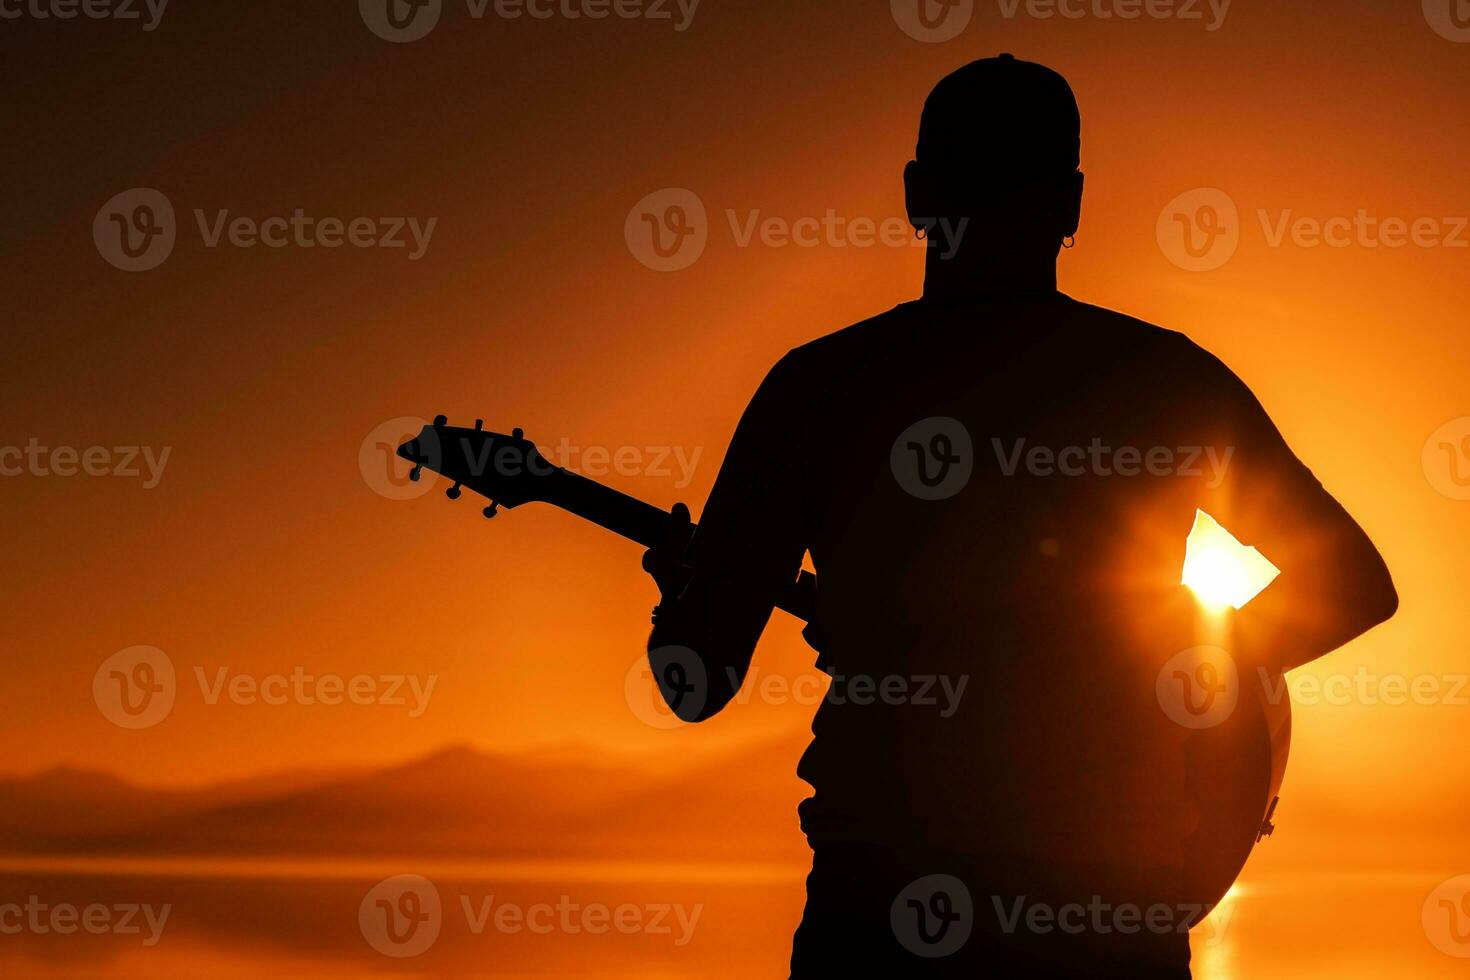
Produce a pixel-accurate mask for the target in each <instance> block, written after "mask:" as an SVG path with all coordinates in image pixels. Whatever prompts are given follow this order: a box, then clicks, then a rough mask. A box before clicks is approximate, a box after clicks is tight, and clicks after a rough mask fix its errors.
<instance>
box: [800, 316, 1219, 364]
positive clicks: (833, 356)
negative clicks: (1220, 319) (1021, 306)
mask: <svg viewBox="0 0 1470 980" xmlns="http://www.w3.org/2000/svg"><path fill="white" fill-rule="evenodd" d="M956 312H957V311H955V310H950V311H948V312H946V313H943V314H939V313H936V312H935V311H933V310H931V309H926V308H925V307H924V305H923V304H922V303H920V302H917V301H915V302H908V303H900V304H899V305H897V306H895V307H893V308H892V309H889V310H885V311H884V312H882V313H879V314H877V315H876V316H871V317H868V318H866V319H864V320H859V321H858V322H856V323H854V324H851V325H849V326H846V327H842V328H841V329H838V330H834V331H832V332H831V333H829V334H826V335H824V336H821V337H818V338H816V339H815V340H812V341H809V342H807V343H805V344H801V345H800V346H798V347H795V348H793V349H792V350H791V351H789V352H788V353H787V354H786V356H785V357H784V358H782V360H781V362H780V365H778V366H780V367H782V368H783V370H786V371H789V372H791V373H798V372H800V371H802V370H811V369H822V368H826V367H828V366H830V365H831V364H832V363H833V362H841V361H856V360H869V359H873V358H883V357H885V356H887V355H888V354H889V353H891V352H892V351H894V350H895V349H898V348H901V347H904V346H907V345H909V344H911V343H912V342H913V337H914V332H915V331H916V330H918V329H922V328H923V327H925V326H926V325H927V324H929V323H930V322H931V321H935V320H937V319H939V318H940V317H941V316H944V317H953V316H954V315H955V314H956ZM1052 319H1054V322H1055V323H1056V324H1057V325H1058V326H1061V327H1063V328H1068V329H1071V330H1072V331H1074V333H1073V334H1072V337H1073V338H1074V339H1075V340H1076V341H1077V342H1086V343H1090V344H1092V343H1103V344H1105V345H1108V346H1110V347H1112V348H1114V349H1117V350H1119V351H1129V352H1141V351H1144V350H1150V351H1153V352H1156V353H1157V354H1158V355H1160V356H1166V357H1172V358H1175V359H1179V360H1181V361H1189V362H1193V363H1194V364H1196V365H1198V366H1200V367H1201V368H1206V369H1207V368H1209V367H1211V366H1212V365H1214V364H1218V363H1219V362H1218V361H1217V360H1216V358H1215V357H1214V355H1212V354H1210V353H1209V352H1208V351H1206V350H1205V349H1204V348H1202V347H1200V346H1199V345H1198V344H1196V343H1195V342H1194V341H1193V340H1191V339H1190V338H1189V337H1188V336H1186V335H1185V334H1184V333H1183V332H1181V331H1179V330H1173V329H1170V328H1168V327H1163V326H1160V325H1158V324H1155V323H1150V322H1148V321H1146V320H1142V319H1140V318H1138V317H1135V316H1130V315H1129V314H1126V313H1122V312H1120V311H1118V310H1113V309H1109V308H1107V307H1104V306H1097V305H1094V304H1092V303H1084V302H1081V301H1079V300H1075V299H1072V298H1070V297H1063V299H1062V301H1061V302H1059V303H1058V304H1056V306H1055V308H1054V309H1053V311H1052ZM977 328H978V329H984V326H983V325H980V324H977Z"/></svg>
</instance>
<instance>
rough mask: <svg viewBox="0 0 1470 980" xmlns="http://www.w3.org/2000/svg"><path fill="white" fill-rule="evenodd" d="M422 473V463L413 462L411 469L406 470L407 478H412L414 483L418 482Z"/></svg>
mask: <svg viewBox="0 0 1470 980" xmlns="http://www.w3.org/2000/svg"><path fill="white" fill-rule="evenodd" d="M423 475H424V464H423V463H414V464H413V469H411V470H409V471H408V478H409V479H410V480H412V481H413V482H415V483H417V482H419V477H421V476H423Z"/></svg>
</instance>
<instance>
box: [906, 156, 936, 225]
mask: <svg viewBox="0 0 1470 980" xmlns="http://www.w3.org/2000/svg"><path fill="white" fill-rule="evenodd" d="M903 204H904V209H905V210H906V211H907V212H908V215H909V224H911V225H913V226H914V227H915V228H919V227H921V226H923V225H925V224H927V223H928V222H931V221H933V219H934V214H933V211H934V208H933V207H932V205H933V192H932V190H931V189H930V188H929V182H928V179H927V177H926V175H925V174H924V168H923V167H921V166H919V161H917V160H910V161H909V162H908V163H907V164H905V165H904V168H903Z"/></svg>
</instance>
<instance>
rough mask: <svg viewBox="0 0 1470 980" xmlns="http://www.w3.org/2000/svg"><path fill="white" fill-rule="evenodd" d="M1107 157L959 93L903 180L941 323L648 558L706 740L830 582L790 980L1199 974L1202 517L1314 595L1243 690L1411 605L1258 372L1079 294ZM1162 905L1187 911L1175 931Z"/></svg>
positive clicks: (1251, 627) (848, 390) (792, 426)
mask: <svg viewBox="0 0 1470 980" xmlns="http://www.w3.org/2000/svg"><path fill="white" fill-rule="evenodd" d="M1079 132H1080V123H1079V117H1078V112H1077V105H1076V102H1075V100H1074V98H1073V95H1072V92H1071V89H1070V88H1069V87H1068V85H1067V83H1066V81H1065V80H1064V79H1063V78H1062V77H1061V76H1060V75H1058V74H1056V73H1055V72H1053V71H1051V70H1050V69H1047V68H1044V67H1042V66H1040V65H1035V64H1030V63H1027V62H1022V61H1017V60H1015V59H1013V58H1011V57H1010V56H1009V55H1002V56H1000V57H999V58H990V59H985V60H981V61H976V62H974V63H972V64H969V65H967V66H965V67H964V68H961V69H960V70H959V71H956V72H955V73H953V74H952V75H950V76H948V77H947V78H945V79H944V80H942V81H941V82H940V83H939V84H938V85H937V86H936V87H935V89H934V91H933V92H932V93H931V94H930V96H929V98H928V100H927V102H926V103H925V105H924V111H923V116H922V118H921V120H920V124H919V139H918V148H917V152H916V154H915V159H914V160H913V161H912V162H910V163H909V164H908V166H907V168H906V169H905V171H904V185H905V189H906V192H907V208H908V213H909V217H910V220H911V221H912V223H913V224H914V226H915V228H916V230H917V231H918V233H920V234H926V235H927V236H928V238H929V242H930V245H931V247H930V248H929V249H928V252H927V260H926V265H925V277H924V293H923V297H922V298H921V299H918V300H916V301H913V302H909V303H904V304H901V305H899V306H897V307H895V308H894V309H892V310H889V311H888V312H886V313H883V314H880V315H878V316H876V317H873V318H872V319H870V320H866V321H864V322H862V323H858V324H856V325H854V326H851V327H848V328H847V329H845V330H840V331H838V332H837V333H834V334H831V335H830V336H827V337H824V338H822V339H820V340H817V341H815V342H813V343H810V344H807V345H806V346H803V347H800V348H798V349H796V350H794V351H792V352H791V353H789V354H787V355H786V356H785V357H784V358H782V359H781V361H780V362H779V363H778V364H777V365H776V366H775V367H774V368H773V369H772V370H771V372H770V374H769V375H768V376H767V377H766V379H765V381H764V382H763V383H762V384H761V386H760V389H759V390H758V391H757V392H756V394H755V396H754V398H753V399H752V400H751V403H750V406H749V408H748V409H747V410H746V412H745V415H744V417H743V418H742V420H741V422H740V425H739V428H738V429H737V431H736V433H735V436H734V439H733V440H732V442H731V444H730V448H729V452H728V454H727V455H726V457H725V461H724V464H723V466H722V468H721V470H720V474H719V478H718V480H717V481H716V483H715V486H714V489H713V491H712V492H711V494H710V499H709V502H708V505H707V506H706V508H705V511H704V515H703V518H702V520H701V521H700V523H699V526H698V529H697V531H696V532H695V534H694V537H693V540H692V541H691V542H689V544H688V549H687V554H686V553H685V551H684V549H683V547H682V546H681V544H680V542H679V536H678V535H674V536H673V537H671V542H670V544H669V546H668V547H666V548H661V549H655V551H654V552H650V554H649V556H648V557H647V558H646V559H645V564H646V566H647V567H648V568H649V570H650V571H651V572H653V573H654V576H655V578H656V579H657V580H658V581H659V585H660V588H661V590H662V591H663V600H662V602H661V605H660V607H659V610H658V611H657V615H656V625H655V628H654V631H653V635H652V637H651V640H650V645H649V646H650V661H651V664H652V667H653V670H654V673H655V675H656V676H657V677H658V678H659V679H660V684H661V687H662V688H663V689H664V691H665V695H666V697H667V698H668V699H669V701H670V704H671V705H672V706H673V707H674V709H675V710H676V711H677V712H679V713H680V715H681V716H682V717H686V718H687V719H689V720H700V719H703V718H706V717H708V716H709V715H711V714H713V713H714V712H716V711H718V710H719V709H720V708H721V707H723V705H724V704H725V703H726V702H727V701H728V700H729V699H730V698H731V697H732V696H733V694H734V693H735V690H736V689H737V688H738V686H739V683H740V681H741V679H742V678H743V677H744V675H745V672H746V669H747V668H748V666H749V663H750V659H751V654H752V651H753V650H754V648H755V645H756V641H757V639H758V638H759V637H760V634H761V631H762V630H763V628H764V626H765V624H766V621H767V619H768V617H769V615H770V612H771V609H772V602H773V597H774V596H775V595H776V593H777V590H778V589H780V588H781V587H782V586H784V585H786V584H788V583H789V582H790V581H791V580H792V579H793V577H794V576H795V575H796V573H797V571H798V568H799V566H800V563H801V560H802V556H803V554H804V553H805V552H808V551H809V552H810V554H811V556H812V561H813V563H814V565H815V568H816V571H817V575H818V582H819V590H818V591H819V595H818V600H817V601H818V607H817V612H816V615H815V617H814V620H813V624H812V626H811V627H810V630H809V632H808V634H807V635H808V636H809V637H810V638H812V639H813V640H814V645H816V646H817V647H818V649H819V653H820V656H819V659H818V665H819V666H820V667H821V668H822V669H823V670H824V671H826V672H827V673H829V674H831V675H832V676H833V682H832V692H831V695H829V697H828V698H827V699H826V700H825V701H824V703H823V704H822V705H821V707H820V709H819V710H818V711H817V714H816V717H815V720H814V722H813V725H812V731H813V736H814V737H813V739H812V742H811V745H810V747H809V748H808V750H807V752H806V753H805V755H804V756H803V757H802V761H801V764H800V766H799V768H798V773H799V775H800V776H801V777H802V778H803V779H805V780H806V781H807V782H809V783H810V784H811V785H812V787H813V789H814V791H815V792H814V795H813V796H812V797H811V798H810V799H808V800H806V801H804V802H803V803H802V805H801V807H800V816H801V823H802V829H803V830H804V831H805V833H806V834H807V837H808V839H809V841H810V843H811V846H812V849H813V863H812V872H811V876H810V877H809V879H808V881H807V891H808V899H807V905H806V911H805V914H804V916H803V919H802V923H801V926H800V928H799V929H798V931H797V933H796V937H795V943H794V951H793V955H792V973H793V975H794V976H797V977H818V976H848V975H852V976H869V975H872V976H916V975H924V976H929V975H957V976H958V975H964V976H996V977H1009V976H1027V975H1076V976H1128V977H1139V976H1159V977H1176V976H1179V977H1187V976H1188V975H1189V970H1188V962H1189V946H1188V935H1187V928H1188V926H1189V925H1192V924H1193V922H1192V921H1182V918H1181V917H1182V916H1183V915H1185V913H1184V912H1182V911H1181V910H1180V909H1179V905H1180V903H1181V902H1182V901H1183V898H1184V897H1185V896H1184V895H1183V893H1182V891H1181V889H1182V887H1183V886H1182V884H1181V881H1182V870H1181V867H1182V862H1183V858H1182V846H1183V845H1182V841H1183V840H1184V839H1185V837H1186V836H1187V835H1188V834H1189V833H1190V832H1191V830H1192V829H1193V828H1194V827H1195V826H1196V825H1197V823H1198V819H1199V814H1198V813H1197V812H1194V811H1192V810H1191V807H1190V806H1189V804H1188V799H1189V795H1188V793H1187V791H1186V786H1185V784H1186V782H1187V779H1188V773H1187V772H1186V766H1185V761H1184V754H1183V750H1182V748H1181V744H1182V742H1183V740H1184V737H1185V735H1186V734H1187V733H1186V731H1185V729H1184V728H1182V727H1181V726H1180V725H1178V724H1176V723H1175V722H1174V721H1172V720H1171V719H1170V718H1169V717H1168V715H1167V713H1166V712H1165V711H1163V710H1161V708H1160V703H1159V700H1158V698H1157V695H1156V688H1155V681H1156V678H1157V677H1158V676H1159V672H1160V669H1161V666H1163V665H1165V664H1166V663H1167V662H1168V661H1169V659H1170V657H1171V656H1172V655H1174V654H1176V653H1178V652H1180V651H1181V650H1184V649H1186V648H1188V647H1191V646H1192V645H1193V644H1195V643H1196V642H1198V639H1197V637H1196V635H1195V628H1196V622H1195V612H1196V610H1195V606H1194V604H1193V603H1192V602H1191V601H1190V600H1189V599H1188V597H1187V593H1186V592H1185V590H1184V589H1183V588H1182V587H1181V585H1180V569H1181V566H1182V563H1183V558H1184V546H1185V540H1186V538H1187V537H1188V534H1189V531H1190V528H1191V526H1192V524H1193V522H1194V520H1195V515H1196V510H1197V509H1201V510H1204V511H1205V512H1207V513H1209V514H1211V515H1213V516H1214V517H1215V518H1216V519H1217V520H1218V521H1219V522H1220V523H1222V524H1223V525H1224V526H1225V527H1226V528H1228V529H1229V530H1230V531H1232V532H1233V533H1234V534H1235V535H1236V536H1237V537H1239V538H1240V540H1242V541H1243V542H1246V543H1248V544H1254V545H1256V546H1258V547H1259V548H1260V550H1261V551H1262V552H1263V553H1264V554H1265V555H1266V556H1267V557H1268V558H1270V559H1271V560H1272V562H1274V563H1275V564H1276V565H1277V566H1278V567H1279V568H1281V569H1282V574H1281V575H1280V576H1279V577H1278V578H1277V579H1276V580H1275V581H1274V582H1273V584H1271V585H1270V586H1269V587H1268V588H1267V589H1266V590H1265V591H1264V592H1263V593H1261V594H1260V596H1259V597H1257V598H1256V599H1255V601H1254V602H1252V603H1250V604H1249V605H1247V606H1246V607H1245V608H1244V609H1243V610H1242V611H1241V612H1240V614H1239V615H1238V616H1236V617H1235V622H1234V629H1233V640H1232V646H1231V649H1230V653H1231V655H1232V656H1233V657H1234V658H1235V661H1236V662H1237V663H1238V664H1239V665H1240V671H1241V674H1242V675H1243V676H1248V675H1249V673H1250V669H1251V667H1252V666H1254V665H1267V666H1269V667H1270V668H1272V669H1286V668H1290V667H1293V666H1296V665H1299V664H1302V663H1305V662H1306V661H1309V660H1311V659H1313V658H1315V657H1319V656H1321V655H1322V654H1325V653H1327V652H1328V651H1330V650H1332V649H1333V648H1335V647H1337V646H1339V645H1341V644H1343V643H1345V642H1347V641H1348V640H1350V639H1352V638H1353V637H1355V636H1357V635H1358V634H1360V633H1362V632H1363V631H1365V630H1367V629H1369V628H1370V627H1372V626H1373V625H1375V624H1377V623H1379V622H1381V621H1383V620H1385V619H1387V618H1388V617H1389V616H1391V615H1392V614H1393V612H1394V610H1395V608H1396V606H1397V601H1398V600H1397V596H1396V594H1395V591H1394V588H1393V585H1392V582H1391V580H1390V578H1389V575H1388V571H1387V569H1386V568H1385V566H1384V563H1383V561H1382V560H1381V558H1380V557H1379V555H1378V553H1377V551H1376V550H1375V549H1374V547H1373V545H1372V543H1371V542H1370V541H1369V540H1368V538H1367V536H1366V535H1365V534H1364V533H1363V531H1362V530H1361V529H1360V528H1359V527H1358V526H1357V524H1355V523H1354V522H1353V520H1352V519H1351V518H1350V517H1349V516H1348V514H1347V513H1346V512H1344V510H1343V509H1342V508H1341V507H1340V506H1339V505H1338V504H1337V502H1336V501H1334V500H1333V498H1332V497H1331V496H1329V495H1328V493H1327V492H1326V491H1325V490H1323V488H1322V486H1321V485H1320V484H1319V483H1318V482H1317V481H1316V480H1315V479H1314V478H1313V476H1312V474H1311V473H1310V472H1309V471H1308V470H1307V469H1306V467H1304V466H1303V465H1302V464H1301V463H1300V462H1299V461H1298V460H1297V458H1296V457H1295V456H1294V455H1293V454H1292V452H1291V450H1290V449H1288V448H1287V446H1286V444H1285V443H1284V442H1283V440H1282V438H1281V435H1280V434H1279V433H1278V432H1277V430H1276V428H1275V427H1274V426H1273V425H1272V423H1271V421H1270V419H1269V418H1268V417H1267V415H1266V413H1265V411H1264V410H1263V409H1262V408H1261V406H1260V405H1259V403H1258V402H1257V401H1256V399H1255V398H1254V397H1253V396H1252V395H1251V393H1250V391H1249V390H1248V389H1247V388H1246V386H1245V385H1244V384H1243V383H1242V382H1241V381H1240V380H1239V379H1238V378H1236V377H1235V375H1233V374H1232V373H1231V372H1230V370H1229V369H1228V368H1226V367H1225V366H1224V365H1223V364H1222V363H1221V362H1220V361H1218V360H1217V359H1215V358H1214V357H1213V356H1211V355H1210V354H1208V353H1206V352H1205V351H1203V350H1201V349H1200V348H1199V347H1197V346H1195V345H1194V344H1193V343H1191V342H1190V341H1189V340H1188V339H1187V338H1186V337H1184V336H1183V335H1182V334H1179V333H1175V332H1172V331H1169V330H1164V329H1161V328H1159V327H1155V326H1151V325H1149V324H1146V323H1142V322H1140V321H1138V320H1134V319H1131V318H1129V317H1127V316H1124V315H1122V314H1119V313H1114V312H1111V311H1108V310H1104V309H1100V308H1098V307H1094V306H1089V305H1086V304H1083V303H1079V302H1077V301H1075V300H1072V299H1070V298H1068V297H1067V296H1065V295H1063V294H1061V293H1059V292H1058V291H1057V289H1056V269H1055V264H1056V257H1057V255H1058V254H1059V249H1060V248H1061V247H1062V245H1063V242H1064V240H1066V241H1067V242H1068V243H1070V241H1071V239H1072V236H1074V235H1075V233H1076V231H1077V226H1078V215H1079V209H1080V204H1081V197H1082V183H1083V178H1082V174H1081V173H1080V172H1079V171H1078V162H1079V157H1078V148H1079ZM946 256H948V258H946ZM686 558H687V564H688V565H689V566H692V567H693V568H694V569H696V572H695V573H694V574H693V577H692V578H690V577H689V576H687V575H686V574H682V573H681V570H682V569H683V568H684V567H685V563H686V562H685V559H686ZM689 651H693V652H692V654H691V653H690V652H689ZM691 657H692V658H694V659H692V660H691V659H690V658H691ZM926 679H928V681H927V687H926ZM921 689H926V690H928V691H929V692H930V695H929V697H928V698H923V697H920V694H921ZM941 691H946V692H948V694H947V696H940V697H935V694H937V693H938V692H941ZM955 882H959V883H961V884H960V886H959V887H956V886H955ZM1155 906H1160V907H1166V908H1168V909H1170V910H1171V912H1170V915H1171V917H1170V918H1168V919H1167V921H1166V922H1163V923H1162V924H1160V923H1149V924H1148V925H1143V924H1142V923H1141V919H1142V915H1143V913H1144V912H1145V911H1146V910H1148V909H1150V908H1153V907H1155ZM1130 907H1131V908H1134V909H1136V910H1137V915H1136V916H1131V917H1124V918H1123V919H1121V920H1120V919H1119V918H1118V917H1117V915H1116V914H1115V913H1116V910H1118V909H1126V908H1130ZM1077 908H1081V909H1083V910H1085V911H1084V912H1083V913H1080V914H1079V913H1077V912H1076V911H1075V910H1076V909H1077ZM1099 908H1100V909H1102V910H1103V911H1094V910H1096V909H1099ZM1038 909H1039V910H1040V911H1037V910H1038ZM1063 910H1073V912H1072V914H1071V915H1070V917H1069V916H1068V915H1067V914H1066V913H1065V912H1064V911H1063ZM1196 918H1197V916H1196ZM1130 922H1131V924H1132V925H1133V928H1132V929H1131V930H1130V929H1129V928H1127V927H1128V925H1129V924H1130Z"/></svg>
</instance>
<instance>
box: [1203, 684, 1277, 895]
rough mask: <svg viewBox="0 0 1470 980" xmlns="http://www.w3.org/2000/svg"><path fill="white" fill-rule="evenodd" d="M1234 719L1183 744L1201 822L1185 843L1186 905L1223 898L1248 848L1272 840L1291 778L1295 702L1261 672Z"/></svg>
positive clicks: (1245, 689) (1245, 688) (1249, 686)
mask: <svg viewBox="0 0 1470 980" xmlns="http://www.w3.org/2000/svg"><path fill="white" fill-rule="evenodd" d="M1242 676H1243V685H1242V687H1243V689H1242V691H1241V694H1240V699H1239V701H1238V702H1237V703H1236V706H1235V710H1234V711H1233V712H1231V714H1230V717H1229V718H1227V719H1226V720H1225V721H1223V722H1222V723H1221V724H1219V725H1216V726H1214V727H1213V728H1205V729H1201V730H1199V731H1196V732H1193V733H1191V734H1190V736H1189V737H1188V739H1187V740H1186V741H1185V746H1184V751H1185V774H1186V775H1185V778H1186V792H1187V794H1188V797H1189V801H1190V802H1191V803H1192V804H1193V805H1194V807H1195V809H1196V811H1197V812H1198V814H1199V824H1198V826H1197V827H1196V829H1195V831H1194V833H1193V834H1191V835H1190V836H1189V837H1188V838H1186V839H1185V842H1184V870H1185V896H1186V901H1189V902H1199V903H1201V904H1204V905H1207V906H1211V907H1213V906H1214V905H1216V904H1218V903H1219V901H1220V899H1222V898H1224V897H1225V893H1226V892H1227V891H1228V890H1229V888H1230V886H1231V884H1232V883H1233V882H1234V881H1235V879H1236V877H1237V876H1238V875H1239V874H1240V870H1241V869H1242V868H1243V867H1245V861H1246V858H1248V857H1249V856H1250V853H1251V849H1252V848H1253V847H1255V845H1256V843H1257V841H1259V840H1260V839H1261V837H1263V836H1269V835H1270V833H1271V831H1272V830H1273V829H1274V828H1273V827H1272V826H1271V815H1272V810H1273V809H1274V807H1275V801H1276V798H1277V796H1278V795H1279V794H1280V792H1281V782H1282V779H1283V777H1284V776H1285V774H1286V758H1287V753H1288V750H1289V748H1290V745H1291V700H1290V699H1289V698H1288V697H1287V696H1286V695H1285V693H1284V691H1285V688H1284V687H1281V686H1279V681H1280V677H1279V675H1278V676H1277V678H1276V681H1277V682H1278V684H1277V685H1276V686H1275V689H1276V690H1277V691H1279V692H1282V693H1280V694H1279V695H1275V696H1273V694H1272V691H1271V689H1268V687H1267V686H1266V684H1265V682H1264V681H1263V680H1261V678H1260V677H1259V675H1252V677H1251V678H1249V679H1247V678H1245V676H1244V675H1242Z"/></svg>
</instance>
